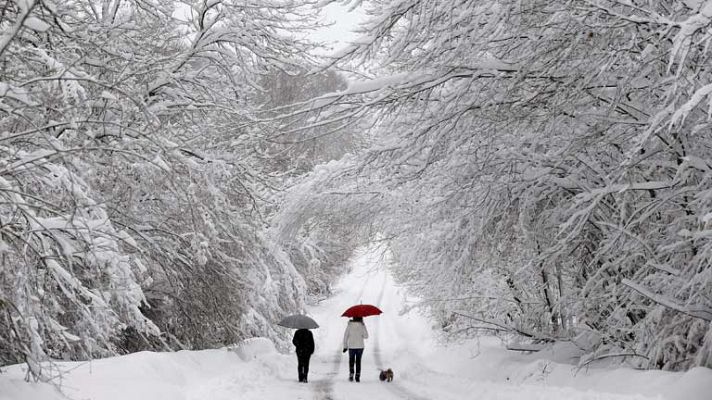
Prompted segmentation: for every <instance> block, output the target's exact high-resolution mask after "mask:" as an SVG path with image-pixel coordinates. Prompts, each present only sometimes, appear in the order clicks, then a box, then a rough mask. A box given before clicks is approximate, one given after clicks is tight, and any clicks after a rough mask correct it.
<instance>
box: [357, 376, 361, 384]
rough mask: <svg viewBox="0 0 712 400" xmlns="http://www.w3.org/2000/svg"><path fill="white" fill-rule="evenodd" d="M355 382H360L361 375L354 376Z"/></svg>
mask: <svg viewBox="0 0 712 400" xmlns="http://www.w3.org/2000/svg"><path fill="white" fill-rule="evenodd" d="M356 382H361V375H359V374H356Z"/></svg>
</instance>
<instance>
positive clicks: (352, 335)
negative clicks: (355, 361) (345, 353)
mask: <svg viewBox="0 0 712 400" xmlns="http://www.w3.org/2000/svg"><path fill="white" fill-rule="evenodd" d="M367 338H368V330H366V325H364V324H363V322H357V321H349V324H348V325H347V326H346V332H344V348H345V349H363V340H364V339H367Z"/></svg>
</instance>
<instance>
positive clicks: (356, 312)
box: [341, 304, 383, 317]
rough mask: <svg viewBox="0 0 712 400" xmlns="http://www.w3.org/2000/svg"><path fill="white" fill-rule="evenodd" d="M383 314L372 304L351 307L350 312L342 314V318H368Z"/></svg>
mask: <svg viewBox="0 0 712 400" xmlns="http://www.w3.org/2000/svg"><path fill="white" fill-rule="evenodd" d="M381 313H383V311H381V310H379V309H378V307H376V306H372V305H370V304H358V305H355V306H351V307H349V309H348V310H346V311H344V313H343V314H341V316H342V317H368V316H369V315H378V314H381Z"/></svg>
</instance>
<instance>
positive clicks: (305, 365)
mask: <svg viewBox="0 0 712 400" xmlns="http://www.w3.org/2000/svg"><path fill="white" fill-rule="evenodd" d="M309 358H311V354H299V353H297V372H298V373H299V382H304V381H306V380H307V375H308V374H309Z"/></svg>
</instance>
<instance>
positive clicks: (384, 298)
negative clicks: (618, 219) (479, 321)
mask: <svg viewBox="0 0 712 400" xmlns="http://www.w3.org/2000/svg"><path fill="white" fill-rule="evenodd" d="M351 267H352V268H351V272H350V273H349V274H347V275H346V276H344V277H343V279H342V280H341V281H340V282H339V284H338V285H336V287H335V295H334V296H333V297H331V298H329V299H327V300H325V301H323V302H321V303H320V304H319V305H318V306H315V307H313V308H312V309H311V310H310V312H311V315H312V316H313V317H314V318H315V319H316V320H317V321H318V322H319V324H320V325H321V327H320V328H319V329H315V330H314V331H313V332H314V337H315V342H316V353H315V355H314V356H313V357H312V361H311V369H310V373H309V383H308V384H302V383H298V382H297V371H296V357H295V356H294V354H288V355H285V354H279V353H277V352H276V351H275V350H274V348H273V345H272V343H271V342H269V341H268V340H266V339H259V338H258V339H254V340H248V341H246V342H245V344H243V345H242V347H240V348H239V349H238V350H237V351H226V350H225V349H217V350H205V351H181V352H176V353H151V352H141V353H135V354H131V355H128V356H123V357H114V358H109V359H103V360H96V361H92V362H89V363H86V362H84V363H70V362H68V363H59V367H61V368H62V369H64V370H65V371H71V372H68V373H65V374H64V375H63V376H62V378H61V381H60V380H57V381H56V383H61V386H62V389H63V391H64V393H65V394H66V395H68V396H69V397H65V396H64V395H62V394H59V393H58V392H57V390H56V389H55V388H54V387H52V386H50V385H47V384H28V383H25V382H24V381H23V379H22V378H23V376H24V372H23V367H22V366H12V367H9V368H6V369H4V373H2V374H0V400H65V399H67V398H69V399H72V400H79V399H81V400H164V399H165V400H236V399H239V400H273V399H279V400H284V399H290V400H292V399H294V400H405V399H409V400H469V399H473V400H475V399H476V400H525V399H526V400H645V399H649V400H651V399H657V400H663V399H665V400H682V399H685V400H706V399H708V398H709V397H708V394H709V393H712V379H710V378H712V372H711V371H709V370H706V369H697V370H694V371H690V372H688V373H687V374H672V373H666V372H661V371H648V372H641V371H632V370H627V369H619V370H610V369H601V370H599V371H596V372H593V373H591V374H588V375H587V374H585V373H582V374H580V376H574V373H573V372H572V371H573V369H572V367H571V366H570V365H567V364H561V363H556V362H554V361H551V360H545V359H538V358H537V357H539V356H538V355H535V356H532V357H530V358H527V357H526V356H522V355H521V354H512V353H511V352H506V351H504V350H502V348H501V346H500V345H499V344H498V343H497V342H494V341H490V342H489V343H485V341H484V340H483V343H484V344H483V345H482V346H481V348H477V345H476V344H473V343H465V344H462V345H455V344H449V345H447V346H445V347H441V346H440V345H438V343H436V340H435V338H434V333H433V331H432V330H431V328H430V322H429V321H428V320H427V319H425V318H424V317H422V316H420V315H419V314H418V313H416V312H408V313H404V314H402V315H399V312H400V311H401V310H402V309H403V308H404V305H405V304H406V303H405V299H404V297H403V290H402V289H401V288H399V287H397V285H395V284H394V282H393V279H392V277H391V276H390V275H389V273H388V272H387V269H386V268H385V262H384V261H383V260H382V259H381V258H380V256H379V253H378V252H375V251H371V252H364V253H362V254H361V255H360V256H358V257H356V258H355V259H354V260H353V262H352V266H351ZM358 303H371V304H376V305H378V306H379V307H380V308H381V309H382V310H383V314H382V315H380V316H375V317H368V318H366V319H365V323H366V325H367V327H368V330H369V333H370V338H369V339H368V340H367V341H366V350H365V352H364V356H363V367H362V373H361V382H360V383H356V382H349V381H348V380H347V377H348V356H347V355H346V354H343V353H342V352H341V347H342V345H341V342H342V338H343V331H344V329H345V327H346V322H347V319H346V318H342V317H340V315H341V313H342V312H343V311H344V310H345V309H346V308H348V307H349V306H351V305H353V304H358ZM389 367H390V368H392V369H393V370H394V372H395V380H394V382H391V383H384V382H380V381H379V380H378V373H379V369H381V368H389ZM510 378H511V379H510ZM557 385H558V386H557ZM602 389H603V390H605V391H606V392H612V393H605V392H603V391H602ZM639 393H646V395H643V394H639Z"/></svg>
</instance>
